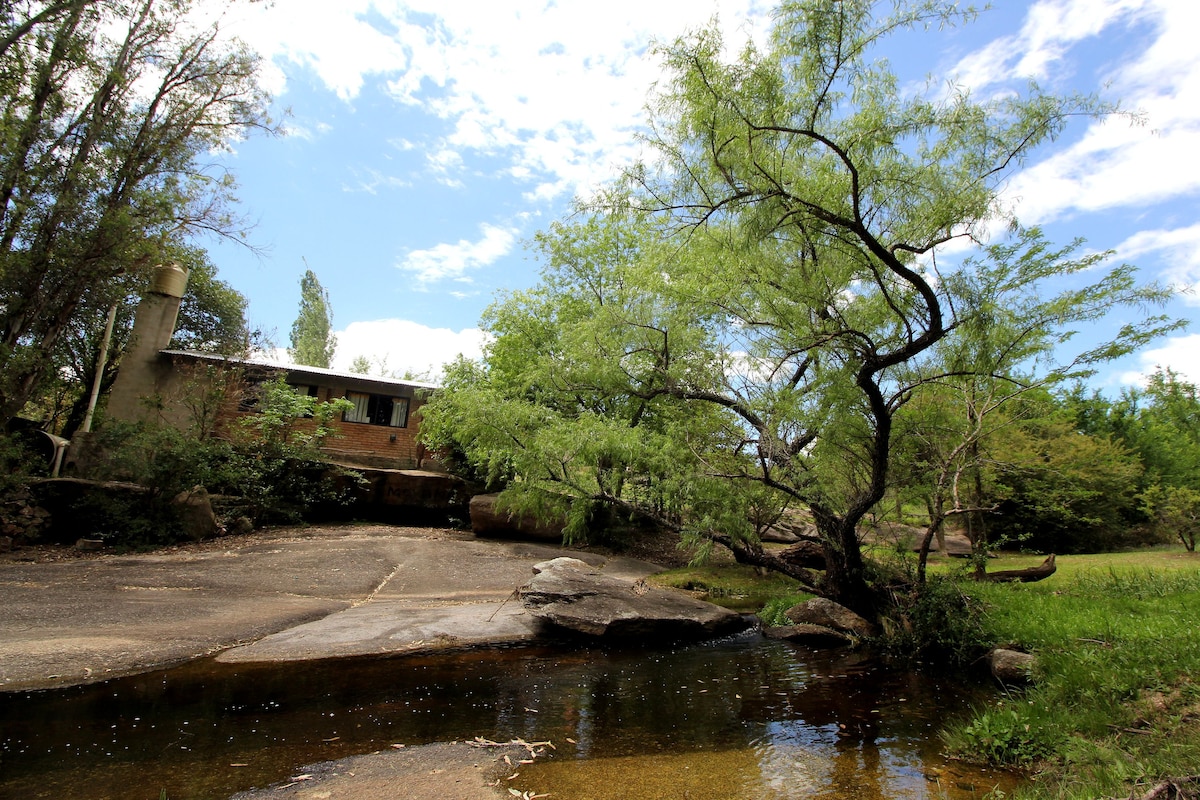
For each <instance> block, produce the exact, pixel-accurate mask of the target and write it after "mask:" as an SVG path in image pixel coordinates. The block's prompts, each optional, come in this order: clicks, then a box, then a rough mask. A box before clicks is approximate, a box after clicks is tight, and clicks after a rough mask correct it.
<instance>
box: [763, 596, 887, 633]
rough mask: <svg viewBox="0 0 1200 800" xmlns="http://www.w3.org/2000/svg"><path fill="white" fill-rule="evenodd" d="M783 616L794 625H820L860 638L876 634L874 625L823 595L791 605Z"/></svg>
mask: <svg viewBox="0 0 1200 800" xmlns="http://www.w3.org/2000/svg"><path fill="white" fill-rule="evenodd" d="M784 616H786V617H787V618H788V620H789V621H790V622H792V623H793V624H795V625H820V626H821V627H823V628H830V629H832V630H835V631H839V632H841V633H848V634H850V635H851V636H855V637H857V638H860V639H865V638H869V637H871V636H874V635H875V634H876V630H875V626H874V625H872V624H871V623H870V622H868V621H867V620H865V619H863V618H862V617H860V616H859V615H858V614H855V613H854V612H853V611H851V610H850V609H848V608H846V607H845V606H841V605H838V604H837V603H835V602H833V601H832V600H826V599H825V598H824V597H814V598H813V599H811V600H808V601H806V602H803V603H801V604H800V605H798V606H792V607H791V608H789V609H788V610H787V611H785V612H784Z"/></svg>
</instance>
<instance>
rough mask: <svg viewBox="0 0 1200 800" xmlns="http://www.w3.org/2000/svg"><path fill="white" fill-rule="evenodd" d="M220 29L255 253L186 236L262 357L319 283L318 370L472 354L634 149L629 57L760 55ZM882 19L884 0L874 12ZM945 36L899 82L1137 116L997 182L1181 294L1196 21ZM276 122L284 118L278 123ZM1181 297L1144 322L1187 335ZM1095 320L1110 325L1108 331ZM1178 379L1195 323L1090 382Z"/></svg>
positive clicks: (760, 21)
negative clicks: (1166, 318)
mask: <svg viewBox="0 0 1200 800" xmlns="http://www.w3.org/2000/svg"><path fill="white" fill-rule="evenodd" d="M263 5H264V4H254V5H251V6H248V7H246V8H242V9H239V10H237V11H235V12H229V13H230V14H231V15H232V16H231V17H230V19H228V20H227V22H226V24H227V25H229V26H230V28H231V29H232V30H234V31H236V33H237V35H239V36H240V37H241V38H242V39H244V40H245V41H247V42H248V43H249V44H250V45H252V46H253V47H255V48H256V49H257V50H258V51H259V52H260V53H261V54H262V55H263V58H264V60H265V62H264V63H265V70H264V81H265V83H266V85H267V86H268V88H269V89H270V90H271V91H272V92H273V94H274V96H275V102H276V107H277V110H278V113H279V116H281V118H283V120H284V124H285V127H286V129H287V135H285V136H282V137H275V138H263V137H257V138H251V139H249V140H247V141H244V142H241V143H238V144H237V145H236V148H235V149H234V151H233V152H231V153H228V154H225V155H223V156H221V158H222V159H223V161H224V163H225V164H226V165H227V166H228V167H229V168H230V169H231V170H232V171H233V173H234V174H235V176H236V178H237V180H238V182H239V184H240V187H241V188H240V191H239V196H240V198H241V200H242V206H241V208H242V211H243V213H244V214H245V215H246V216H247V217H248V218H249V219H251V220H252V221H254V222H255V223H256V224H255V227H254V229H253V230H252V232H251V234H250V239H249V241H250V243H251V244H253V245H254V246H255V247H256V248H257V249H258V252H253V251H251V250H249V249H247V248H244V247H241V246H237V245H232V244H229V243H221V242H216V241H206V242H203V244H205V245H206V246H208V247H209V251H210V255H211V256H212V259H213V261H214V263H215V264H216V265H217V267H218V269H219V276H220V277H221V278H222V279H223V280H225V281H227V282H229V283H230V284H232V285H233V286H234V287H235V288H236V289H238V290H239V291H241V292H242V293H243V294H245V295H246V296H247V298H248V299H249V301H250V308H249V315H250V319H251V322H252V324H254V325H256V326H259V327H261V328H263V329H265V330H267V331H268V332H273V335H274V339H275V341H276V343H277V344H279V345H281V346H286V344H287V336H288V331H289V330H290V327H291V323H292V320H293V319H294V318H295V316H296V312H297V307H298V303H299V294H300V286H299V285H300V278H301V276H302V275H303V274H304V271H305V269H312V270H313V271H314V272H315V273H316V274H317V276H318V278H319V279H320V281H321V283H322V284H323V285H324V286H325V288H326V289H327V290H328V292H329V295H330V299H331V303H332V308H333V315H334V325H335V327H336V328H337V330H338V338H339V341H338V350H337V354H336V356H335V359H334V367H335V368H345V367H347V366H348V365H349V363H350V362H351V360H353V359H354V358H355V357H356V356H360V355H362V356H366V357H367V358H369V359H371V360H372V361H373V362H374V364H375V365H376V367H375V368H376V371H377V372H393V373H399V372H403V371H405V370H412V371H414V372H417V373H421V372H427V371H429V372H431V376H432V377H436V372H437V369H438V368H439V367H440V365H441V364H442V363H444V362H446V361H448V360H449V359H450V358H452V357H453V356H454V355H455V354H457V353H459V352H464V353H466V354H468V355H476V354H478V352H479V348H480V345H481V343H482V340H483V339H482V334H481V333H480V332H479V331H478V329H477V328H476V325H477V323H478V320H479V315H480V312H481V311H482V310H483V309H484V308H485V307H486V306H487V305H488V303H490V302H491V301H492V300H493V299H494V297H495V295H496V293H497V292H498V291H502V290H505V289H520V288H524V287H527V286H530V285H532V284H533V283H535V282H536V280H537V270H538V267H537V264H536V262H535V261H534V260H533V258H532V256H530V255H529V254H527V253H526V252H525V249H524V246H523V242H524V241H525V240H526V239H528V238H529V237H530V236H531V235H532V234H533V233H535V232H536V231H537V230H539V229H541V228H543V227H545V226H546V225H548V224H549V223H550V222H551V221H553V220H554V219H557V218H559V217H561V216H562V215H563V214H564V213H566V212H567V210H568V209H569V206H570V203H571V200H572V198H573V197H575V196H577V195H582V196H586V195H588V194H590V193H592V192H594V191H595V190H596V188H597V187H599V186H601V185H602V184H603V182H604V181H605V180H607V179H609V178H611V177H612V176H614V175H615V174H616V172H617V170H619V169H620V167H621V166H622V165H624V164H628V163H629V162H630V161H631V160H632V159H633V158H635V157H636V155H637V148H636V144H635V141H634V134H635V132H636V131H637V130H638V127H639V126H640V125H641V124H642V121H643V119H644V117H643V113H642V109H643V106H644V104H645V102H646V100H647V98H648V96H649V92H650V91H651V88H652V85H653V82H654V81H655V79H656V78H657V77H659V75H660V70H659V65H658V62H657V61H656V60H655V57H654V56H653V54H652V53H650V52H649V48H648V45H649V44H650V43H651V42H652V41H654V40H669V39H671V38H673V37H675V36H676V35H679V34H680V33H683V32H684V31H686V30H688V29H694V28H696V27H698V26H700V25H703V24H705V23H706V22H707V21H709V20H710V19H712V18H714V17H716V18H717V19H718V20H719V24H720V25H721V27H722V29H723V30H724V31H725V41H726V43H727V44H728V45H730V46H733V47H735V48H737V47H740V45H741V44H742V43H744V42H745V41H746V39H747V38H748V37H754V38H758V39H761V37H762V35H763V33H764V31H765V30H766V27H767V25H768V23H769V14H770V9H771V7H772V4H770V3H764V2H759V0H652V2H645V0H642V1H641V2H632V1H631V0H609V2H606V3H595V2H584V0H557V1H556V0H531V1H530V2H524V1H523V0H512V1H511V2H507V1H506V2H493V3H486V4H485V3H482V2H479V3H476V2H462V1H461V0H411V2H401V1H400V0H374V1H372V0H338V2H337V3H329V2H327V0H275V2H274V3H273V4H271V5H269V6H267V7H263ZM885 5H890V4H885ZM996 5H997V6H999V8H998V9H995V10H991V11H987V12H985V13H984V14H982V15H981V17H980V18H979V20H978V21H977V22H976V23H975V24H973V25H970V26H967V27H965V28H959V29H952V30H947V31H938V32H933V33H929V34H920V35H917V34H909V35H905V36H903V37H901V38H899V39H898V40H896V41H895V42H894V43H893V45H892V49H891V50H889V51H888V53H887V55H888V56H889V58H890V59H891V60H892V62H893V65H894V66H895V68H896V69H897V71H898V72H899V73H900V74H901V76H902V77H905V78H907V79H910V80H912V81H913V82H914V85H915V83H916V82H918V81H922V80H923V79H924V78H925V76H927V75H933V76H938V77H943V78H948V77H950V76H956V78H957V80H958V81H959V82H960V83H962V84H963V85H966V86H970V87H971V88H972V90H973V91H974V92H976V93H977V94H979V95H981V96H987V95H992V94H995V93H998V92H1004V91H1008V90H1011V89H1012V88H1013V87H1014V86H1019V85H1023V84H1024V82H1025V81H1027V80H1028V79H1034V80H1036V81H1038V83H1039V84H1041V85H1042V86H1044V87H1046V88H1050V89H1054V90H1056V91H1059V92H1064V93H1065V92H1076V91H1078V92H1093V91H1101V90H1102V91H1103V92H1104V94H1105V96H1106V97H1109V98H1111V99H1119V100H1121V102H1122V104H1123V105H1125V106H1126V107H1128V108H1130V109H1136V110H1139V111H1141V112H1142V113H1143V114H1144V117H1145V122H1144V124H1142V125H1130V124H1129V122H1128V121H1127V120H1125V119H1107V120H1101V121H1091V120H1083V119H1081V120H1079V121H1078V122H1077V123H1076V124H1075V125H1074V126H1073V127H1071V128H1070V129H1069V130H1068V132H1067V134H1066V135H1065V136H1063V137H1062V138H1061V139H1060V140H1059V141H1058V142H1056V143H1055V144H1053V145H1051V146H1049V147H1045V148H1043V149H1041V150H1039V151H1037V153H1036V154H1035V157H1034V158H1033V159H1032V160H1031V161H1030V162H1029V163H1028V164H1027V165H1026V167H1025V168H1024V169H1023V170H1022V172H1020V173H1018V174H1017V175H1015V176H1014V177H1013V178H1012V179H1011V181H1010V182H1009V184H1008V186H1007V187H1006V190H1005V195H1004V196H1005V201H1006V202H1007V203H1009V204H1010V205H1011V206H1012V207H1013V208H1014V209H1015V210H1016V212H1017V214H1018V216H1019V217H1020V218H1021V220H1022V222H1023V223H1025V224H1039V225H1042V226H1044V227H1045V229H1046V230H1047V232H1048V234H1049V235H1050V236H1051V238H1052V239H1054V240H1055V241H1059V242H1066V241H1069V240H1070V239H1073V238H1075V237H1077V236H1080V237H1084V238H1086V239H1087V241H1088V246H1089V247H1090V248H1094V249H1098V250H1103V249H1110V248H1114V249H1116V250H1118V252H1119V257H1120V258H1122V259H1123V260H1126V261H1130V262H1132V263H1135V264H1137V265H1138V266H1139V267H1140V269H1141V271H1142V275H1143V276H1144V277H1145V278H1147V279H1158V280H1162V281H1166V282H1170V283H1173V284H1176V285H1178V286H1180V287H1196V286H1197V285H1200V213H1198V212H1200V202H1198V198H1200V48H1197V47H1196V46H1195V43H1194V34H1195V31H1196V30H1198V29H1200V8H1195V7H1194V0H1040V1H1039V2H1029V1H1028V0H999V2H997V3H996ZM284 109H288V110H289V111H288V113H287V115H286V116H284V114H283V112H284ZM1198 305H1200V295H1197V294H1195V293H1193V294H1183V295H1181V296H1180V298H1179V299H1178V300H1177V301H1176V302H1175V303H1174V304H1173V305H1172V307H1171V308H1170V309H1169V311H1170V312H1171V313H1173V314H1175V315H1177V316H1180V317H1188V318H1190V317H1192V316H1193V315H1194V314H1195V312H1196V310H1197V306H1198ZM1114 322H1115V321H1114ZM1158 364H1161V365H1166V366H1170V367H1172V368H1174V369H1176V370H1178V371H1180V372H1182V373H1184V374H1185V375H1187V376H1189V377H1190V378H1191V379H1192V380H1194V381H1200V327H1197V326H1192V327H1189V328H1188V329H1187V330H1185V331H1183V332H1181V333H1179V334H1178V335H1176V336H1175V337H1172V338H1171V339H1170V340H1164V341H1163V342H1161V343H1159V346H1157V347H1155V348H1154V349H1153V350H1150V351H1147V352H1146V353H1143V354H1141V355H1140V356H1139V357H1136V358H1131V359H1128V360H1126V361H1124V362H1122V363H1119V364H1114V365H1113V366H1112V368H1111V369H1109V370H1106V371H1105V372H1104V373H1103V374H1101V375H1099V376H1097V379H1096V383H1097V384H1098V385H1099V386H1101V387H1103V388H1107V389H1115V388H1116V387H1119V386H1120V385H1122V384H1124V383H1129V382H1133V381H1136V380H1137V375H1138V373H1139V372H1141V371H1144V370H1146V369H1150V368H1153V367H1154V366H1155V365H1158Z"/></svg>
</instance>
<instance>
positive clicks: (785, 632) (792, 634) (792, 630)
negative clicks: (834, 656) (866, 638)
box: [763, 623, 854, 647]
mask: <svg viewBox="0 0 1200 800" xmlns="http://www.w3.org/2000/svg"><path fill="white" fill-rule="evenodd" d="M763 636H765V637H767V638H768V639H786V640H787V641H789V642H804V643H805V644H807V645H810V646H812V647H845V646H846V645H848V644H854V637H853V636H851V635H849V634H847V633H842V632H841V631H835V630H834V629H833V628H827V627H825V626H824V625H810V624H808V623H803V624H800V625H777V626H775V627H773V628H763Z"/></svg>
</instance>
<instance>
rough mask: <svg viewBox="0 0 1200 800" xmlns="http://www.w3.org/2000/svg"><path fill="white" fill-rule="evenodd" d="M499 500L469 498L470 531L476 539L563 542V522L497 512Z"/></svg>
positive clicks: (493, 497)
mask: <svg viewBox="0 0 1200 800" xmlns="http://www.w3.org/2000/svg"><path fill="white" fill-rule="evenodd" d="M498 497H499V495H498V494H477V495H475V496H474V497H472V498H471V506H470V508H471V530H472V531H474V532H475V535H476V536H483V537H501V538H517V539H532V540H534V541H539V542H555V543H561V542H562V531H563V527H564V526H565V525H566V520H559V521H558V522H556V523H553V522H541V521H539V520H536V519H534V518H532V517H526V516H517V515H514V514H512V513H510V512H507V511H499V510H497V508H496V498H498Z"/></svg>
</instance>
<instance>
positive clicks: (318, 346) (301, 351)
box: [288, 269, 337, 369]
mask: <svg viewBox="0 0 1200 800" xmlns="http://www.w3.org/2000/svg"><path fill="white" fill-rule="evenodd" d="M291 342H292V346H291V347H289V348H288V355H289V356H291V357H292V360H293V361H295V362H296V363H297V364H305V365H307V366H310V367H324V368H326V369H328V367H329V364H330V362H331V361H332V360H333V351H334V350H335V349H337V337H336V336H334V335H333V311H332V309H330V307H329V292H327V291H325V289H324V288H323V287H322V286H321V282H320V281H318V280H317V275H316V273H314V272H313V271H312V270H311V269H310V270H306V271H305V273H304V277H303V278H301V279H300V313H299V314H298V315H297V316H296V321H295V322H293V323H292V334H291Z"/></svg>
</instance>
